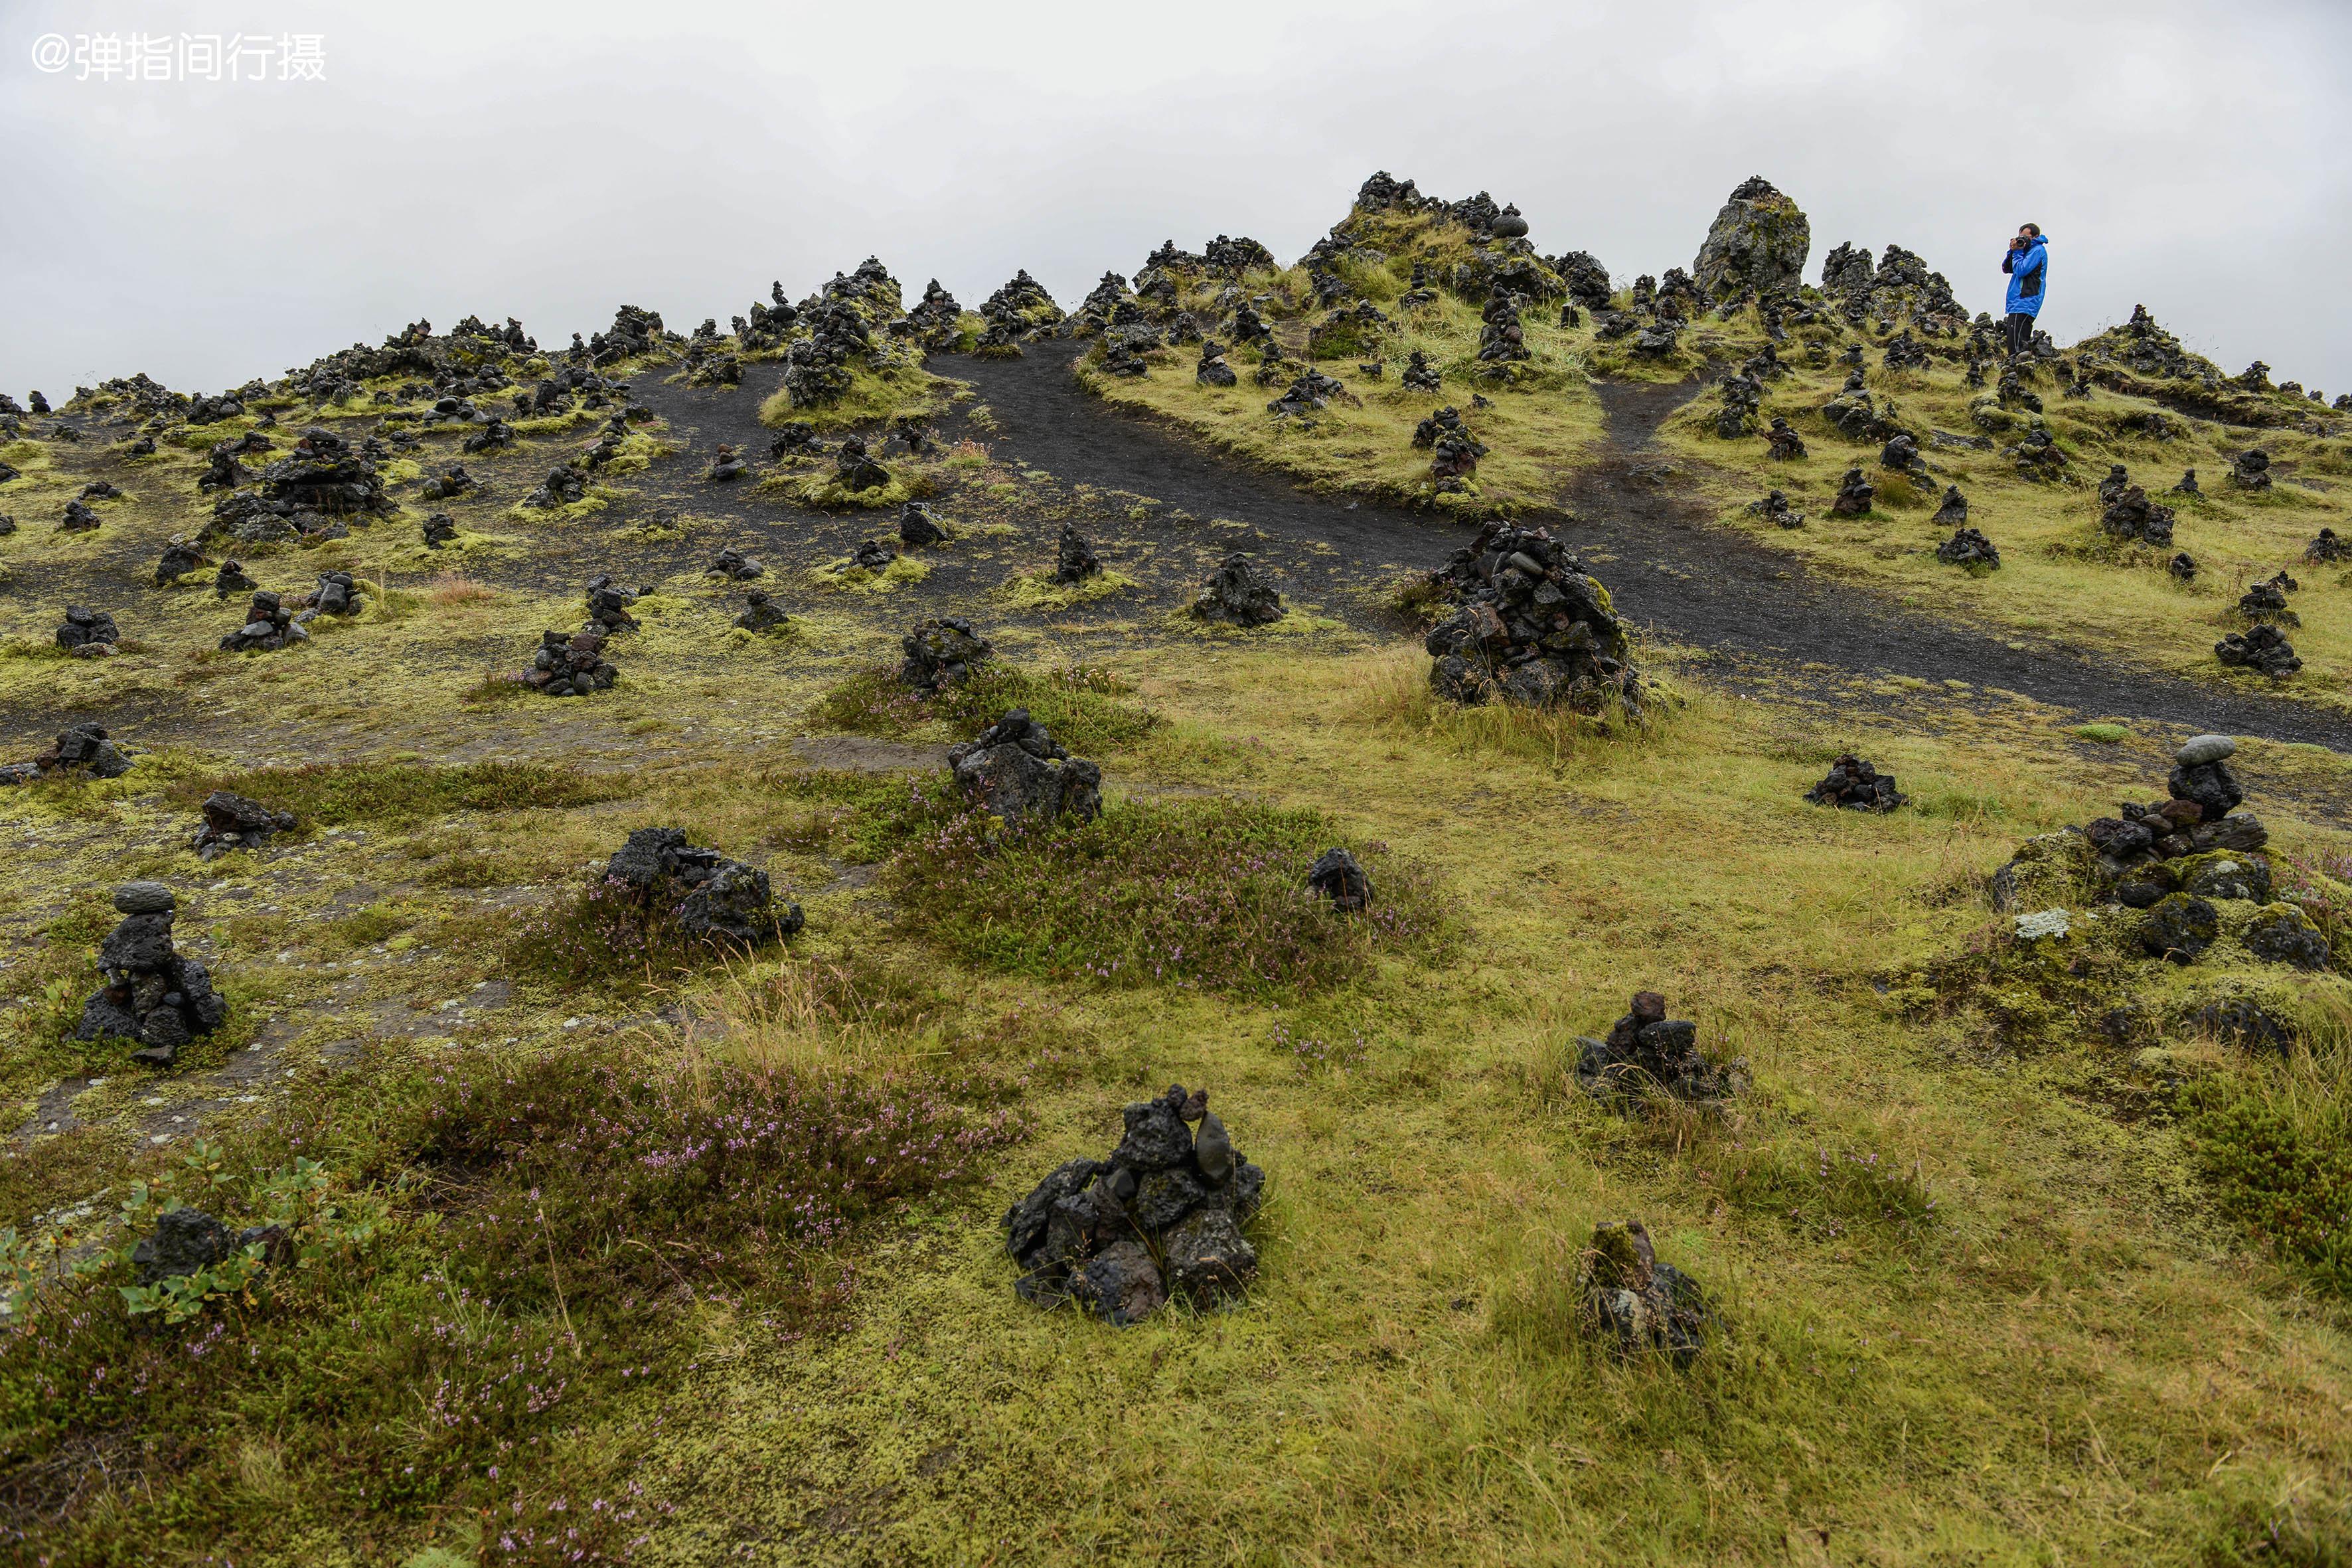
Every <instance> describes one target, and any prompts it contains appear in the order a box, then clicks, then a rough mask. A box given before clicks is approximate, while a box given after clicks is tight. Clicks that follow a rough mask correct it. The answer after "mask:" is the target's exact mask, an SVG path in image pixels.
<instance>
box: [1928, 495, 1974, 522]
mask: <svg viewBox="0 0 2352 1568" xmlns="http://www.w3.org/2000/svg"><path fill="white" fill-rule="evenodd" d="M1931 521H1933V522H1934V523H1935V525H1936V526H1937V528H1958V527H1959V526H1961V525H1962V524H1963V523H1965V522H1967V521H1969V498H1968V497H1966V496H1964V495H1962V494H1961V493H1960V487H1959V486H1958V485H1946V486H1945V487H1944V499H1943V500H1941V501H1939V502H1937V506H1936V515H1935V517H1934V518H1933V519H1932V520H1931Z"/></svg>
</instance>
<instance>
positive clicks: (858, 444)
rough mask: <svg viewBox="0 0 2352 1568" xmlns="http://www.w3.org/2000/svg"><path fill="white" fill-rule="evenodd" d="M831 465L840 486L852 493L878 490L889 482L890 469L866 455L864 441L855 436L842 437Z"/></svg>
mask: <svg viewBox="0 0 2352 1568" xmlns="http://www.w3.org/2000/svg"><path fill="white" fill-rule="evenodd" d="M833 467H834V473H835V478H836V479H838V480H839V482H840V485H841V488H842V489H845V490H849V491H852V492H853V493H854V492H856V491H861V490H878V489H882V488H883V487H884V486H886V485H887V484H888V483H889V482H890V470H889V469H887V468H884V467H883V466H882V465H881V464H879V463H877V462H876V461H875V460H874V459H873V458H870V457H868V456H867V455H866V443H865V441H864V440H862V439H861V438H859V437H856V436H849V437H844V438H843V439H842V443H841V447H840V449H839V450H837V451H835V453H834V455H833Z"/></svg>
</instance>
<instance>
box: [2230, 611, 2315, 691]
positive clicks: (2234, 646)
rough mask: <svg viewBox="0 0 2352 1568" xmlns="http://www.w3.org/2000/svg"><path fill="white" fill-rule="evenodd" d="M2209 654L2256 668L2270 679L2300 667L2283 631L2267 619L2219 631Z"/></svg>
mask: <svg viewBox="0 0 2352 1568" xmlns="http://www.w3.org/2000/svg"><path fill="white" fill-rule="evenodd" d="M2213 657H2214V658H2218V659H2220V660H2221V662H2222V663H2223V664H2225V665H2228V666H2229V667H2230V668H2232V669H2253V670H2260V671H2261V672H2262V673H2263V674H2264V675H2267V676H2269V677H2270V678H2271V679H2273V680H2284V679H2286V678H2287V677H2288V676H2290V675H2293V674H2294V672H2295V671H2296V670H2298V669H2301V668H2303V660H2302V659H2301V658H2297V657H2296V655H2295V651H2294V644H2293V643H2291V642H2289V641H2287V640H2286V634H2285V633H2284V632H2283V631H2281V630H2279V629H2278V627H2276V626H2273V625H2271V624H2270V623H2269V622H2267V621H2263V622H2260V623H2258V624H2256V625H2254V626H2249V627H2248V628H2247V629H2246V630H2244V631H2242V632H2228V633H2225V634H2223V636H2222V637H2221V641H2220V642H2217V643H2215V644H2214V645H2213Z"/></svg>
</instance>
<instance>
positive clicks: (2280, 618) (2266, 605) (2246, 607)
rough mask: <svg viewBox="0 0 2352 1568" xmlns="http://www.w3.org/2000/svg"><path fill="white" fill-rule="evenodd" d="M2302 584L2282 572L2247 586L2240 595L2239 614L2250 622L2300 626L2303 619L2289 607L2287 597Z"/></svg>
mask: <svg viewBox="0 0 2352 1568" xmlns="http://www.w3.org/2000/svg"><path fill="white" fill-rule="evenodd" d="M2301 586H2302V584H2299V583H2297V582H2296V581H2295V580H2294V578H2292V577H2290V576H2288V575H2287V574H2285V573H2284V572H2282V573H2280V574H2278V575H2277V576H2275V577H2266V578H2263V580H2262V581H2260V582H2257V583H2252V584H2247V587H2246V591H2245V592H2244V593H2242V594H2241V595H2238V614H2240V615H2242V616H2245V617H2246V619H2248V620H2250V621H2274V622H2276V623H2277V624H2278V625H2280V626H2301V625H2303V617H2302V616H2298V615H2296V614H2295V613H2294V611H2293V610H2292V609H2290V608H2288V607H2287V602H2286V596H2287V595H2289V594H2292V593H2294V591H2295V590H2296V589H2297V588H2299V587H2301Z"/></svg>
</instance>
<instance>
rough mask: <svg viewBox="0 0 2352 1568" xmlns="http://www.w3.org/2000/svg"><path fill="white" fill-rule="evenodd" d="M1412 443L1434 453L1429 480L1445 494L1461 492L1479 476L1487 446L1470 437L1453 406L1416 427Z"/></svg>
mask: <svg viewBox="0 0 2352 1568" xmlns="http://www.w3.org/2000/svg"><path fill="white" fill-rule="evenodd" d="M1412 444H1413V445H1414V446H1416V447H1424V448H1428V449H1429V450H1430V459H1429V477H1430V478H1431V479H1435V480H1436V481H1437V488H1438V489H1439V490H1441V491H1457V490H1459V489H1462V481H1463V480H1465V479H1468V478H1469V477H1470V476H1471V475H1472V474H1474V473H1475V472H1476V471H1477V468H1478V459H1479V458H1483V457H1485V456H1486V444H1485V443H1484V442H1482V441H1480V440H1479V439H1478V438H1477V437H1475V436H1473V435H1471V434H1470V432H1469V430H1468V429H1466V428H1465V426H1463V423H1462V416H1461V415H1460V414H1459V413H1457V412H1455V411H1454V407H1453V406H1452V405H1447V406H1445V407H1444V408H1441V409H1439V410H1438V411H1437V412H1436V413H1434V414H1433V415H1431V416H1429V417H1428V418H1426V419H1423V421H1422V422H1421V423H1420V424H1418V425H1416V426H1413V430H1412Z"/></svg>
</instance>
